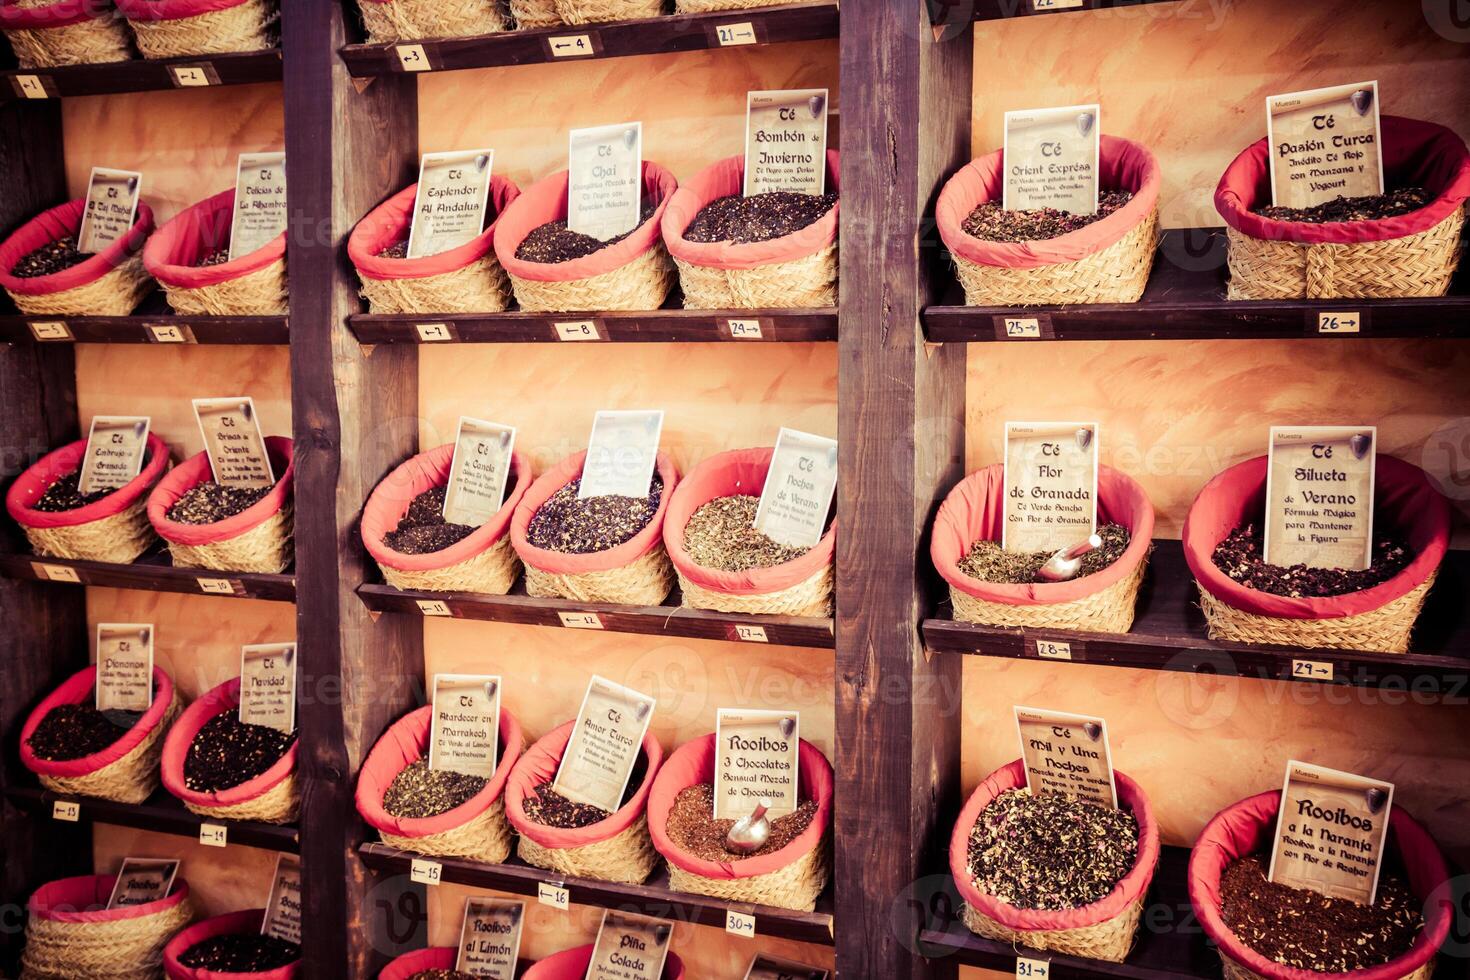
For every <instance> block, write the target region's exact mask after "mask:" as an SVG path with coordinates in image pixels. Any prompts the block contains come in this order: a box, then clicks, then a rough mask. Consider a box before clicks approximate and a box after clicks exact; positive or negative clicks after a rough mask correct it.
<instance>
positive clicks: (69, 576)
mask: <svg viewBox="0 0 1470 980" xmlns="http://www.w3.org/2000/svg"><path fill="white" fill-rule="evenodd" d="M31 568H32V569H34V570H35V573H36V574H37V575H39V576H40V577H41V578H43V579H45V580H46V581H48V582H76V583H77V584H81V581H82V577H81V576H80V575H78V574H77V570H76V569H75V568H69V567H68V566H66V565H44V564H42V563H40V562H32V563H31Z"/></svg>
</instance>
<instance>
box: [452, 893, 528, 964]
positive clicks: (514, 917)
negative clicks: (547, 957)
mask: <svg viewBox="0 0 1470 980" xmlns="http://www.w3.org/2000/svg"><path fill="white" fill-rule="evenodd" d="M525 918H526V905H525V903H524V902H512V901H507V900H505V899H499V898H478V897H472V898H468V899H466V900H465V903H464V922H463V923H462V924H461V925H460V928H459V955H458V957H456V959H455V961H454V968H455V969H456V970H458V971H460V972H461V973H468V974H471V975H472V976H477V977H494V978H495V980H515V975H516V957H517V956H518V955H520V949H521V926H522V925H523V924H524V922H525Z"/></svg>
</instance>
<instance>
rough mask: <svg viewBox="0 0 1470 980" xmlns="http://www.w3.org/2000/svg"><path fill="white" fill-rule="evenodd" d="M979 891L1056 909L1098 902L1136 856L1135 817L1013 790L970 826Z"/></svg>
mask: <svg viewBox="0 0 1470 980" xmlns="http://www.w3.org/2000/svg"><path fill="white" fill-rule="evenodd" d="M969 857H970V860H969V866H970V874H971V876H972V878H973V880H974V885H975V887H976V888H977V889H979V890H980V891H981V892H983V893H985V894H987V895H993V896H995V897H996V898H997V899H999V900H1000V901H1002V902H1005V903H1006V904H1007V905H1013V906H1015V907H1016V908H1021V909H1041V910H1044V911H1049V912H1057V911H1061V910H1063V909H1075V908H1081V907H1082V906H1084V905H1091V904H1092V903H1093V902H1096V901H1099V900H1100V899H1102V898H1103V897H1105V896H1106V895H1107V894H1108V893H1109V892H1111V891H1112V890H1113V886H1114V885H1116V884H1117V883H1118V882H1119V880H1121V879H1122V878H1123V877H1124V876H1125V875H1127V874H1128V872H1129V871H1131V870H1133V865H1134V864H1135V863H1137V860H1138V821H1137V819H1135V818H1134V816H1133V814H1132V813H1130V812H1128V811H1127V810H1123V809H1117V810H1115V809H1113V808H1111V807H1106V806H1102V805H1101V804H1098V803H1093V802H1092V801H1090V800H1082V799H1079V798H1077V797H1075V796H1070V795H1063V794H1051V795H1047V796H1032V795H1031V793H1030V792H1028V791H1027V790H1022V789H1011V790H1006V791H1005V792H1004V793H1001V794H1000V795H999V796H997V797H996V798H995V799H993V800H991V801H990V805H989V806H987V807H986V808H985V809H984V810H983V811H982V812H981V814H980V818H979V819H978V820H976V821H975V827H974V829H973V830H971V831H970V850H969Z"/></svg>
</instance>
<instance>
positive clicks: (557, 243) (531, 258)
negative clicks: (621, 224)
mask: <svg viewBox="0 0 1470 980" xmlns="http://www.w3.org/2000/svg"><path fill="white" fill-rule="evenodd" d="M657 210H658V202H657V201H644V202H643V208H642V211H641V212H640V214H639V217H638V225H639V226H641V225H642V224H643V223H644V222H645V221H647V220H648V219H649V218H651V217H653V212H655V211H657ZM637 230H638V228H637V227H636V226H635V227H634V228H631V229H629V230H628V231H626V232H624V233H623V234H621V235H615V236H613V237H612V238H609V239H607V240H606V241H603V240H602V239H600V238H593V237H592V236H591V235H584V234H582V233H581V232H578V231H572V230H571V229H570V228H568V227H567V223H566V221H565V220H558V221H548V222H546V223H545V224H544V225H537V226H536V227H535V228H532V229H531V231H530V234H528V235H526V237H525V238H524V239H522V241H521V243H520V244H519V245H517V246H516V258H518V259H520V260H521V261H523V262H570V261H571V260H572V259H580V258H582V257H584V256H587V255H591V254H592V253H593V252H599V251H601V250H602V249H604V248H607V247H608V246H609V245H616V244H617V243H618V242H620V241H622V240H623V239H625V238H627V237H628V236H629V235H631V234H633V232H634V231H637Z"/></svg>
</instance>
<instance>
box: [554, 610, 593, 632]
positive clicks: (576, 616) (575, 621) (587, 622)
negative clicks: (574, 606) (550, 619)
mask: <svg viewBox="0 0 1470 980" xmlns="http://www.w3.org/2000/svg"><path fill="white" fill-rule="evenodd" d="M556 615H557V616H558V617H559V618H560V619H561V624H562V625H563V626H565V627H566V628H567V629H569V630H600V629H602V619H601V618H599V617H598V615H597V613H590V612H579V613H569V612H559V613H557V614H556Z"/></svg>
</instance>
